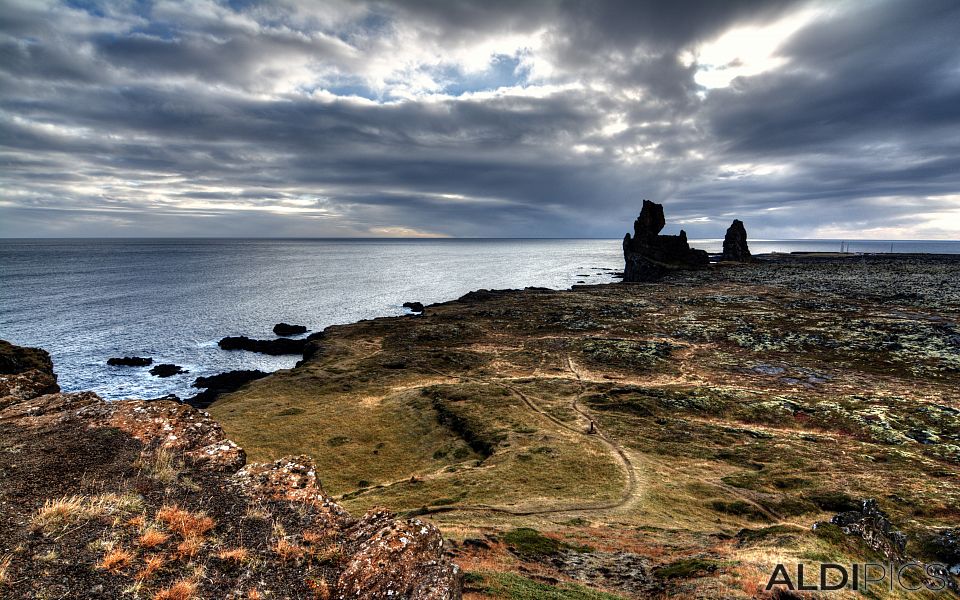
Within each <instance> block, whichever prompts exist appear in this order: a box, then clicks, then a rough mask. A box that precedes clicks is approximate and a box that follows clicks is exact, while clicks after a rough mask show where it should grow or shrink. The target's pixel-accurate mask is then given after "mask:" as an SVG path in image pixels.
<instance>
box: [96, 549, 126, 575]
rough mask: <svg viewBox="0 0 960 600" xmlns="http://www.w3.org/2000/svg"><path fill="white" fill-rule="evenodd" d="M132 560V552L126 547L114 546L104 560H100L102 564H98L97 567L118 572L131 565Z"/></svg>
mask: <svg viewBox="0 0 960 600" xmlns="http://www.w3.org/2000/svg"><path fill="white" fill-rule="evenodd" d="M132 561H133V553H132V552H130V551H129V550H126V549H124V548H114V549H113V550H110V551H109V552H107V553H106V554H105V555H104V557H103V560H101V561H100V564H99V565H97V567H98V568H100V569H103V570H104V571H110V572H111V573H118V572H120V571H122V570H123V569H125V568H127V567H129V566H130V563H131V562H132Z"/></svg>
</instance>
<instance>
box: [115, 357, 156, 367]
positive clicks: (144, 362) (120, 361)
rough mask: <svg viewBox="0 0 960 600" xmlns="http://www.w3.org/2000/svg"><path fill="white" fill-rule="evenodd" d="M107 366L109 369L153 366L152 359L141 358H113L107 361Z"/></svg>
mask: <svg viewBox="0 0 960 600" xmlns="http://www.w3.org/2000/svg"><path fill="white" fill-rule="evenodd" d="M107 364H108V365H110V366H111V367H149V366H150V365H152V364H153V359H152V358H145V357H143V356H124V357H122V358H117V357H114V358H109V359H107Z"/></svg>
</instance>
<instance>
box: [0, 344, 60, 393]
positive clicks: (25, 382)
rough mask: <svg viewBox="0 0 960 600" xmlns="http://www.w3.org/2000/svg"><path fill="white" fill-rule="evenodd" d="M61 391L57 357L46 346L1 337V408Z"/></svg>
mask: <svg viewBox="0 0 960 600" xmlns="http://www.w3.org/2000/svg"><path fill="white" fill-rule="evenodd" d="M59 391H60V386H59V385H57V375H56V373H54V372H53V361H52V360H50V355H49V354H48V353H47V351H46V350H42V349H40V348H25V347H23V346H15V345H13V344H11V343H10V342H7V341H4V340H0V408H3V407H4V406H6V405H8V404H11V403H12V402H15V401H17V400H27V399H29V398H33V397H35V396H39V395H41V394H53V393H56V392H59Z"/></svg>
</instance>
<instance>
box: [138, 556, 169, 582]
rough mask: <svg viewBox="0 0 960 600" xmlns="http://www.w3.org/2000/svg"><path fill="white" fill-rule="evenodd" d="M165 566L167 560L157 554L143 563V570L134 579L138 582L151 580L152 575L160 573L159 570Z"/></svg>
mask: <svg viewBox="0 0 960 600" xmlns="http://www.w3.org/2000/svg"><path fill="white" fill-rule="evenodd" d="M165 564H167V560H166V559H165V558H164V557H163V556H161V555H159V554H154V555H153V556H150V557H149V558H147V560H146V562H145V563H144V565H143V568H142V569H140V571H139V572H138V573H137V575H136V579H138V580H139V581H145V580H147V579H152V578H153V576H154V575H156V574H157V573H159V572H160V569H162V568H163V565H165Z"/></svg>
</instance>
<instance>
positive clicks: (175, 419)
mask: <svg viewBox="0 0 960 600" xmlns="http://www.w3.org/2000/svg"><path fill="white" fill-rule="evenodd" d="M4 349H5V350H6V351H7V352H8V353H9V354H11V355H15V354H16V347H15V346H11V345H9V344H8V345H7V347H5V348H4ZM31 355H32V356H41V357H42V355H38V354H36V353H31ZM18 360H19V359H18ZM18 364H22V363H18ZM27 366H31V367H32V366H35V365H33V364H28V365H27ZM41 366H42V365H41ZM34 380H36V381H37V382H38V383H37V385H33V383H34ZM51 380H52V370H51V371H50V372H49V373H44V372H43V370H41V369H35V368H29V369H26V370H24V371H22V372H18V373H4V374H0V392H2V393H4V396H3V397H2V399H0V400H2V403H0V447H18V446H19V447H23V445H24V443H25V440H29V439H31V438H36V439H40V438H41V437H42V439H44V440H54V439H58V438H62V439H63V440H64V441H67V440H69V442H67V443H68V444H69V447H70V449H69V450H68V451H67V452H68V455H69V456H70V460H71V461H72V462H74V464H75V465H83V468H82V470H83V477H78V478H76V479H75V480H68V479H66V478H65V477H63V475H64V474H63V473H62V472H58V471H62V469H63V468H64V466H63V464H62V458H57V457H55V456H53V457H50V458H47V457H46V456H45V452H46V451H43V452H39V453H36V455H35V456H32V457H31V460H30V461H29V462H23V463H22V464H20V465H18V466H17V467H16V468H9V467H8V468H0V490H4V491H11V494H13V495H11V496H9V497H5V495H4V494H0V499H5V503H4V506H5V512H7V513H9V514H7V515H5V517H4V519H6V520H5V521H3V523H0V524H4V523H5V527H7V526H11V524H14V525H13V526H12V529H11V530H10V531H9V532H7V533H6V534H5V536H4V537H5V539H4V540H0V554H4V555H5V554H7V553H9V557H10V562H9V564H8V573H10V574H11V575H14V576H13V577H11V580H12V581H13V583H12V584H10V586H11V587H10V589H9V590H5V591H10V592H11V593H12V594H14V595H13V596H11V597H47V596H50V595H52V594H53V593H54V592H56V595H57V596H58V597H66V596H69V597H82V596H84V595H85V594H87V593H89V592H90V590H96V595H97V596H98V597H103V598H113V597H117V598H119V597H123V594H124V592H123V590H124V589H126V588H127V587H129V585H131V584H132V583H133V582H134V578H135V577H136V571H135V569H133V568H130V569H123V568H118V569H116V570H113V571H111V572H107V570H105V569H104V568H103V567H95V566H94V565H96V564H97V563H98V561H100V560H101V559H102V558H103V556H102V555H103V550H102V549H101V548H100V547H99V546H96V545H94V544H90V543H88V542H89V540H91V539H112V540H116V542H115V543H116V544H117V545H118V547H119V546H124V547H130V548H132V549H134V551H136V544H137V541H136V540H137V539H138V536H139V535H140V534H139V533H138V532H137V530H136V529H134V530H132V531H130V530H129V528H130V527H131V525H130V524H129V523H128V522H126V520H125V519H117V518H115V517H114V516H111V515H105V516H104V518H102V519H101V518H97V517H95V516H89V517H83V519H85V520H81V521H79V522H78V523H75V524H73V525H71V528H70V529H69V531H68V533H67V534H63V535H61V531H60V530H57V534H56V535H47V534H46V533H44V531H43V530H36V527H37V524H36V516H35V515H37V511H38V510H39V508H38V507H40V506H43V505H44V504H45V503H47V502H51V501H61V500H62V499H63V498H68V499H70V498H72V499H73V500H71V501H74V502H79V503H81V504H83V503H87V505H89V506H100V505H101V504H96V503H97V502H100V503H103V502H119V501H120V500H123V502H125V503H127V504H130V505H136V506H137V508H136V509H135V510H136V512H138V513H140V514H142V515H144V517H145V518H147V519H151V518H152V519H155V520H156V524H154V525H150V527H155V528H156V527H161V528H162V527H163V525H162V520H163V517H160V516H159V515H160V514H161V512H162V511H163V510H166V511H167V513H168V514H171V513H173V514H182V515H186V516H184V517H182V518H184V519H187V521H183V522H197V523H203V522H204V519H208V517H207V516H206V515H207V514H208V512H209V514H210V517H215V518H209V519H208V520H209V524H208V525H203V529H202V531H200V533H197V534H196V535H197V536H199V537H196V538H195V540H194V541H195V542H196V546H195V547H194V549H193V550H190V552H193V553H196V554H190V555H189V556H188V557H187V558H184V555H183V554H182V552H185V550H183V545H182V544H181V546H180V547H178V546H177V545H176V543H172V544H171V545H170V547H169V548H167V547H165V546H162V547H156V548H153V549H152V550H151V552H152V553H153V554H154V555H157V556H161V558H163V560H164V561H166V562H165V564H166V565H167V566H165V568H164V571H163V575H162V580H152V581H151V582H148V583H147V585H148V586H149V585H153V586H154V587H155V588H157V590H160V589H161V588H163V587H164V586H169V585H170V584H171V583H173V582H175V581H177V580H181V579H182V580H184V581H189V584H190V585H191V586H193V587H195V588H196V589H195V594H194V597H210V598H213V597H227V596H232V594H233V593H234V590H238V589H248V588H249V590H248V591H250V593H251V594H252V593H253V591H254V590H256V593H257V594H258V595H259V596H258V597H274V596H276V597H314V596H316V597H327V598H339V599H348V598H349V599H361V598H362V599H378V598H384V599H385V598H391V599H394V598H406V599H409V600H456V599H459V598H460V597H461V582H460V578H461V577H460V571H459V569H458V568H457V567H456V566H455V565H453V564H452V563H450V562H449V561H448V560H446V559H445V558H444V557H443V555H442V545H443V543H442V539H441V537H440V533H439V531H438V530H437V529H436V528H435V527H434V526H432V525H430V524H428V523H426V522H423V521H420V520H418V519H410V520H405V521H398V520H396V519H395V517H394V516H393V515H392V514H390V513H387V512H385V511H382V510H378V511H373V512H371V513H368V514H367V515H366V516H365V517H363V518H361V519H354V518H353V517H351V516H350V515H349V514H348V513H347V512H346V511H345V510H344V509H343V508H342V507H340V506H339V505H338V504H336V503H335V502H334V501H333V500H332V499H331V498H330V497H328V496H326V494H324V492H323V490H322V487H321V485H320V481H319V478H318V475H317V472H316V467H315V466H314V464H313V463H312V461H311V460H310V459H309V458H308V457H305V456H294V457H287V458H282V459H279V460H276V461H274V462H272V463H266V464H250V465H245V462H246V455H245V453H244V451H243V449H242V448H240V447H239V446H237V445H236V444H235V443H233V442H232V441H230V440H229V439H227V438H226V437H225V434H224V432H223V429H222V428H221V427H220V425H219V424H218V423H217V422H216V421H214V420H213V419H212V418H211V417H210V415H209V414H208V413H206V412H204V411H200V410H196V409H194V408H192V407H190V406H187V405H185V404H181V403H178V402H174V401H170V400H157V401H140V400H124V401H119V402H106V401H104V400H102V399H101V398H100V397H99V396H97V395H96V394H94V393H92V392H81V393H52V394H44V393H42V392H43V390H44V389H45V388H44V385H45V384H49V382H50V381H51ZM11 391H13V392H14V393H8V392H11ZM78 440H79V441H78ZM86 454H89V456H87V455H86ZM164 456H165V457H168V458H165V459H162V457H164ZM161 459H162V460H161ZM161 463H163V464H168V465H169V467H168V468H172V469H173V471H172V473H168V474H166V475H163V474H158V473H157V471H158V469H162V468H164V467H163V464H161ZM0 466H2V465H0ZM98 469H101V470H103V472H98V471H97V470H98ZM31 470H32V471H33V472H30V471H31ZM131 477H133V478H135V479H136V481H132V482H131V481H130V478H131ZM158 477H160V478H162V479H160V480H159V481H158V480H157V478H158ZM111 478H112V479H111ZM33 480H37V481H45V480H51V481H55V482H56V485H57V489H56V490H52V489H50V487H52V486H50V487H48V486H46V485H39V486H38V485H36V484H34V483H32V482H33ZM88 480H89V481H98V483H97V485H96V486H95V488H96V489H95V491H91V490H88V489H86V488H84V487H83V486H84V485H85V484H84V483H83V482H84V481H88ZM71 481H72V482H71ZM111 482H112V483H111ZM156 486H160V487H159V488H157V487H156ZM18 490H19V492H18ZM151 490H152V491H151ZM157 490H160V491H162V493H157ZM94 494H96V495H94ZM171 497H172V498H179V499H180V500H176V501H174V500H170V498H171ZM96 498H100V499H101V500H96ZM191 498H194V499H195V500H191ZM103 499H106V500H103ZM118 499H120V500H118ZM155 502H156V504H154V503H155ZM161 502H162V503H164V506H160V505H159V504H160V503H161ZM190 502H195V503H196V506H189V503H190ZM181 503H183V504H181ZM243 506H247V507H248V508H247V509H246V510H244V509H243V508H242V507H243ZM11 507H12V508H11ZM250 507H252V508H250ZM111 510H113V509H111ZM177 511H180V512H179V513H178V512H177ZM184 511H186V512H184ZM251 511H253V512H251ZM14 513H16V514H14ZM261 513H262V514H263V515H264V516H263V517H255V515H256V514H261ZM151 515H154V516H153V517H151ZM251 515H254V516H251ZM131 516H132V515H131ZM258 518H259V519H261V520H262V521H263V522H265V523H267V524H268V525H269V524H270V523H281V526H280V527H279V529H277V528H272V527H270V526H268V527H266V528H265V529H264V528H263V527H262V526H260V525H257V522H258V521H257V519H258ZM190 519H193V521H190ZM31 521H33V525H31V524H30V523H31ZM31 527H32V528H33V529H31ZM144 527H146V525H144ZM211 528H212V529H211ZM207 529H210V534H209V535H207V534H206V533H205V532H206V531H207ZM38 531H39V533H38ZM172 531H173V530H169V531H167V533H166V534H165V535H167V536H168V537H170V536H171V535H173V533H172ZM237 532H240V533H237ZM231 536H232V537H234V538H236V539H237V540H244V543H245V544H246V545H247V546H248V547H249V549H247V550H245V552H247V553H255V555H256V558H255V560H253V561H251V562H250V563H249V564H248V565H247V566H246V567H244V569H236V568H235V567H234V566H233V565H231V564H230V563H229V562H228V561H226V560H225V559H223V558H222V554H221V553H222V552H223V551H225V550H229V549H230V548H232V546H223V547H220V546H218V542H217V540H218V539H221V538H224V537H231ZM318 539H319V540H322V544H323V547H322V548H321V547H320V546H315V545H316V544H318V543H320V542H317V541H316V540H318ZM258 540H259V541H258ZM281 541H282V542H283V543H284V544H286V545H285V546H284V547H283V548H281V547H279V546H278V544H280V543H281ZM184 543H187V541H186V540H185V541H184ZM232 543H234V544H236V543H237V542H236V541H234V542H232ZM178 548H179V549H178ZM324 548H327V549H329V548H335V549H336V551H335V555H336V556H338V557H340V558H338V559H337V560H336V561H333V562H331V561H330V560H327V559H321V561H320V562H317V560H314V559H311V560H306V558H305V557H306V556H307V555H310V556H313V555H311V554H310V553H311V552H317V553H319V554H318V556H327V554H323V553H324V552H327V550H324ZM165 551H169V553H170V555H169V556H167V555H166V554H164V552H165ZM37 552H41V553H50V552H55V553H56V555H57V556H58V557H60V558H58V562H57V563H56V564H55V565H53V566H45V567H43V568H44V569H47V570H48V571H50V572H49V573H45V576H43V577H38V576H36V574H35V572H34V571H35V569H36V568H38V567H37V563H36V562H35V561H34V560H33V556H34V554H35V553H37ZM174 552H180V553H181V554H179V555H176V556H179V558H176V557H175V555H174V554H173V553H174ZM331 556H332V555H331ZM324 561H325V562H324ZM194 562H196V564H203V565H204V573H205V575H204V578H203V579H202V580H200V579H197V578H194V577H193V574H194V573H195V569H193V567H192V566H191V565H192V564H193V563H194ZM61 565H62V566H63V568H64V569H66V570H65V571H63V572H62V573H61V572H59V571H57V569H59V568H60V566H61ZM84 565H86V566H84ZM51 569H52V571H51ZM178 569H180V570H179V571H178ZM251 569H253V570H256V572H253V571H252V570H251ZM245 570H247V571H249V572H246V574H245ZM155 579H156V576H155ZM47 586H56V589H54V588H49V589H48V587H47ZM298 586H299V587H298ZM301 588H302V589H301ZM316 594H320V595H316ZM153 595H154V590H153V589H151V590H150V591H149V594H147V596H148V597H152V596H153ZM244 597H246V594H245V595H244Z"/></svg>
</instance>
